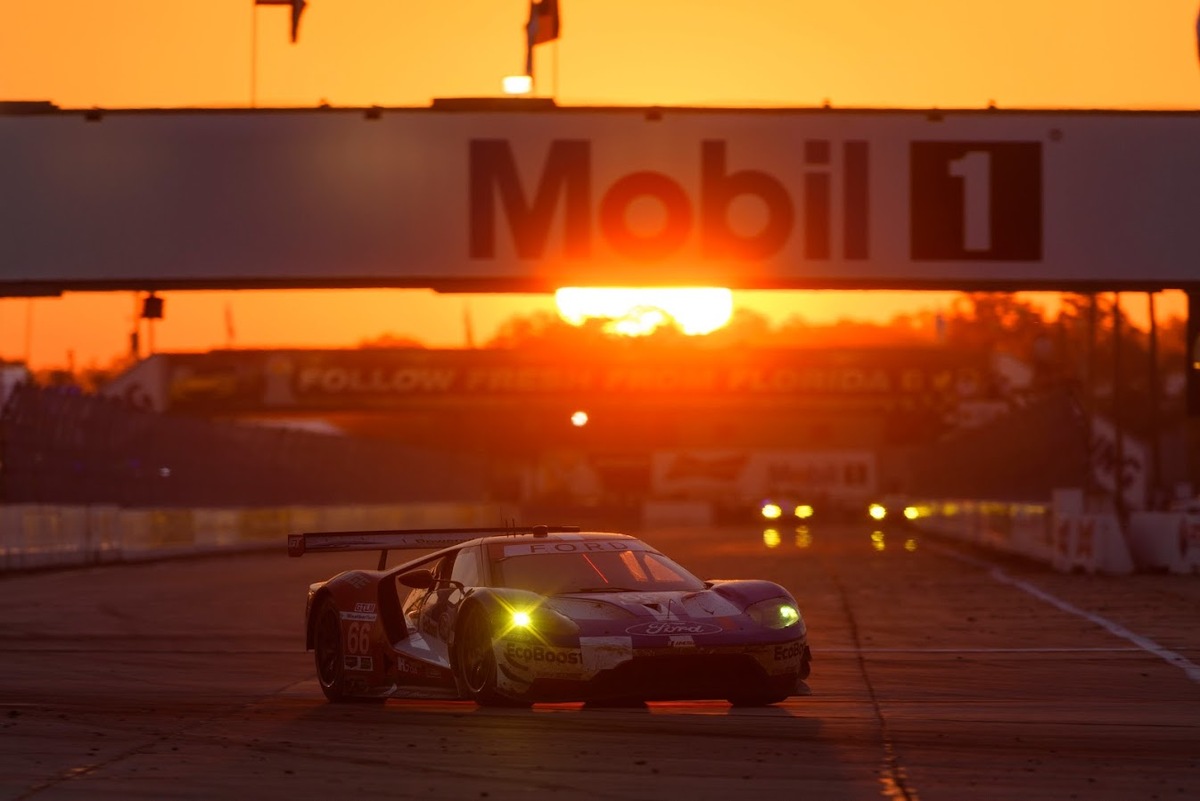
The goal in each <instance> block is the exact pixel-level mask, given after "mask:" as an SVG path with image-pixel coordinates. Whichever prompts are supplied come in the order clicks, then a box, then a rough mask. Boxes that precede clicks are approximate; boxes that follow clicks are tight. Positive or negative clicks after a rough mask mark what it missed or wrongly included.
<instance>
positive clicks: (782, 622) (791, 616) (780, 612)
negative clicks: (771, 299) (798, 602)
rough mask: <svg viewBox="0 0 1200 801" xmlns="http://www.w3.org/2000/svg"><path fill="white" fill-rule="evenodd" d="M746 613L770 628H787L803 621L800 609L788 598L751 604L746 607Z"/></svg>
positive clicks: (756, 621)
mask: <svg viewBox="0 0 1200 801" xmlns="http://www.w3.org/2000/svg"><path fill="white" fill-rule="evenodd" d="M746 614H747V615H749V616H750V619H751V620H753V621H754V622H755V623H758V624H760V625H763V626H766V627H767V628H769V629H786V628H790V627H792V626H797V625H801V624H802V623H803V621H802V620H801V619H800V610H799V609H797V608H796V606H795V604H793V603H792V602H791V600H790V599H788V598H771V599H770V600H767V601H759V602H758V603H756V604H751V605H750V606H748V607H746Z"/></svg>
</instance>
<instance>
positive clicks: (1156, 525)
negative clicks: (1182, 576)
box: [1129, 512, 1200, 574]
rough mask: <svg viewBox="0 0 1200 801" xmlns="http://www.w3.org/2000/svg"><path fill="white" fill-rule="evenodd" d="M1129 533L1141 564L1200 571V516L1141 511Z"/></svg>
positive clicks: (1148, 567)
mask: <svg viewBox="0 0 1200 801" xmlns="http://www.w3.org/2000/svg"><path fill="white" fill-rule="evenodd" d="M1129 533H1130V545H1131V547H1132V549H1133V554H1134V558H1135V559H1136V560H1137V563H1138V566H1139V567H1143V568H1145V569H1148V570H1165V571H1169V572H1171V573H1193V574H1194V573H1200V518H1197V517H1196V516H1194V515H1187V514H1183V513H1182V512H1137V513H1135V514H1133V515H1132V517H1131V519H1130V524H1129Z"/></svg>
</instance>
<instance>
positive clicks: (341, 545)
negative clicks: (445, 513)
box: [287, 526, 579, 570]
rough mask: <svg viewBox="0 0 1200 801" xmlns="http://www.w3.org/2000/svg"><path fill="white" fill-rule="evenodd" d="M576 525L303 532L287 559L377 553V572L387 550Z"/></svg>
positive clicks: (292, 539)
mask: <svg viewBox="0 0 1200 801" xmlns="http://www.w3.org/2000/svg"><path fill="white" fill-rule="evenodd" d="M578 531H579V526H503V527H496V528H398V529H383V530H379V531H307V532H304V533H303V534H289V535H288V542H287V546H288V556H303V555H304V554H306V553H326V552H332V551H379V569H380V570H383V568H384V567H385V566H386V564H387V554H388V551H400V550H431V549H437V548H449V547H450V546H451V545H460V544H462V543H464V542H469V541H471V540H473V539H476V538H478V537H488V536H494V535H503V534H514V535H515V534H533V535H535V536H537V535H542V536H545V535H546V534H561V533H575V532H578Z"/></svg>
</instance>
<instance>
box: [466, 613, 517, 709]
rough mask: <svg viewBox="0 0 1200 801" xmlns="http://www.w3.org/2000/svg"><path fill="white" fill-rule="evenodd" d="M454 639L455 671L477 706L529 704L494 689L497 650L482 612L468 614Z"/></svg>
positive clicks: (490, 629)
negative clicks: (455, 643)
mask: <svg viewBox="0 0 1200 801" xmlns="http://www.w3.org/2000/svg"><path fill="white" fill-rule="evenodd" d="M455 639H456V640H457V645H456V647H455V659H454V671H455V674H456V675H457V676H458V681H459V683H460V684H461V686H462V687H463V688H464V689H465V690H466V691H467V695H468V696H469V697H470V698H471V700H473V701H474V702H475V703H477V704H479V705H480V706H507V707H527V706H529V705H530V703H529V702H528V701H518V700H516V699H513V698H509V697H508V696H506V695H501V694H500V692H499V691H498V690H497V689H496V670H497V667H496V651H495V648H494V645H493V641H492V626H491V623H489V622H488V619H487V615H486V614H485V613H484V612H483V611H482V610H481V609H478V608H476V609H473V610H471V611H470V612H468V613H467V616H466V619H465V620H463V622H462V626H461V628H459V630H458V636H457V637H456V638H455Z"/></svg>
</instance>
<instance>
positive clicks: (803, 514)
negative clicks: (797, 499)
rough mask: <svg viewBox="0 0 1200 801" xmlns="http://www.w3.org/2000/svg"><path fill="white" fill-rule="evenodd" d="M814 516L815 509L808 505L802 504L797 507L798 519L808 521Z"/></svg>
mask: <svg viewBox="0 0 1200 801" xmlns="http://www.w3.org/2000/svg"><path fill="white" fill-rule="evenodd" d="M812 516H813V508H812V506H810V505H808V504H807V503H802V504H800V505H799V506H797V507H796V517H798V518H800V519H801V520H807V519H808V518H810V517H812Z"/></svg>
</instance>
